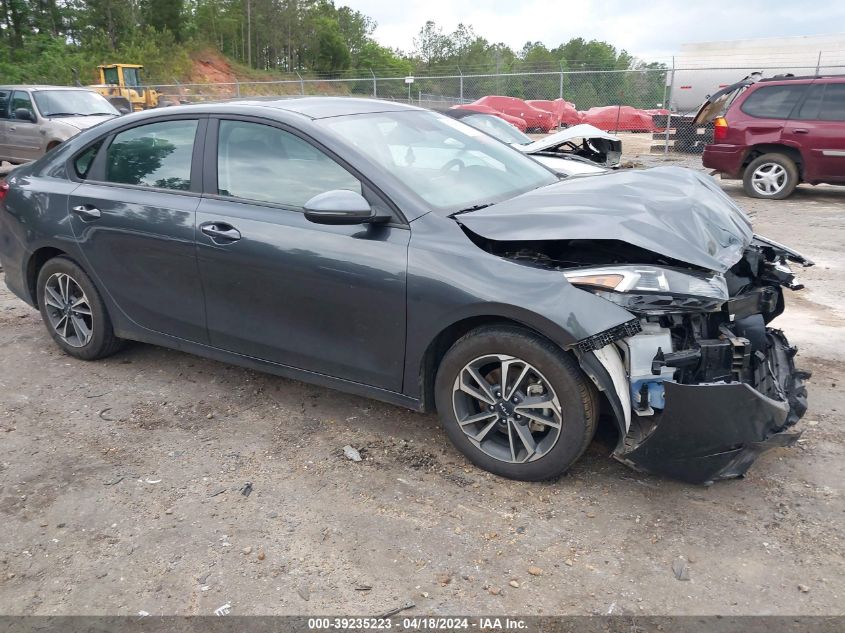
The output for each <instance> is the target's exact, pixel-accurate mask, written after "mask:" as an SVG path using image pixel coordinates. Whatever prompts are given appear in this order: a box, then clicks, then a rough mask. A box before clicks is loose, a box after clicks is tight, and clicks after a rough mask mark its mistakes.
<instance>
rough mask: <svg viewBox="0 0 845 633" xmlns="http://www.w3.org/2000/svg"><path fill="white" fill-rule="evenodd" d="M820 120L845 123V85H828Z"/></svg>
mask: <svg viewBox="0 0 845 633" xmlns="http://www.w3.org/2000/svg"><path fill="white" fill-rule="evenodd" d="M826 88H827V89H826V90H825V91H824V99H823V100H822V105H821V110H820V111H819V119H821V120H822V121H845V84H827V86H826Z"/></svg>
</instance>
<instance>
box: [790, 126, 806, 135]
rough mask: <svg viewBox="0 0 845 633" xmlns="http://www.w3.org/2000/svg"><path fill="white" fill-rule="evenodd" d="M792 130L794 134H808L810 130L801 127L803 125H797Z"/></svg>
mask: <svg viewBox="0 0 845 633" xmlns="http://www.w3.org/2000/svg"><path fill="white" fill-rule="evenodd" d="M792 131H793V132H795V133H796V134H809V132H810V130H808V129H807V128H803V127H797V128H795V129H794V130H792Z"/></svg>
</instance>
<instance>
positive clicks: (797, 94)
mask: <svg viewBox="0 0 845 633" xmlns="http://www.w3.org/2000/svg"><path fill="white" fill-rule="evenodd" d="M806 89H807V86H806V84H800V85H791V86H762V87H760V88H757V90H755V91H753V92H752V93H751V94H749V95H748V97H746V99H745V101H743V102H742V105H741V106H740V110H742V111H743V112H744V113H745V114H747V115H749V116H753V117H757V118H760V119H786V118H788V117H789V115H790V114H791V112H792V110H793V108H794V107H795V106H796V104H797V103H798V101H800V99H801V96H802V95H803V94H804V91H805V90H806Z"/></svg>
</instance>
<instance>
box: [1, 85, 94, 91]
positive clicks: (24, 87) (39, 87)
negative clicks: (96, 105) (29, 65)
mask: <svg viewBox="0 0 845 633" xmlns="http://www.w3.org/2000/svg"><path fill="white" fill-rule="evenodd" d="M0 90H32V91H38V90H84V91H85V92H94V91H93V90H90V89H89V88H85V87H83V86H49V85H44V84H10V85H5V86H0Z"/></svg>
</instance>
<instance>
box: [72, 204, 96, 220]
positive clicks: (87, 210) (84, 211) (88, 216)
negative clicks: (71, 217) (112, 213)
mask: <svg viewBox="0 0 845 633" xmlns="http://www.w3.org/2000/svg"><path fill="white" fill-rule="evenodd" d="M71 211H73V212H74V213H75V214H76V215H78V216H79V217H80V218H82V219H83V220H98V219H99V218H100V217H101V216H102V215H103V214H102V213H100V210H99V209H98V208H97V207H92V206H91V205H90V204H80V205H79V206H78V207H73V209H71Z"/></svg>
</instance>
